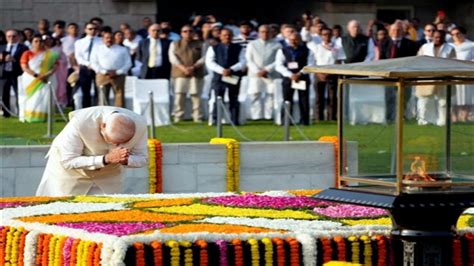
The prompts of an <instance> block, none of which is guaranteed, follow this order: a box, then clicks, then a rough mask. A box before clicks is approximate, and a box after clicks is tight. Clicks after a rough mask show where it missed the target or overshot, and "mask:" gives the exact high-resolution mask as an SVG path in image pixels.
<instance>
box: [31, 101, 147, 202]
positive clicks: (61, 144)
mask: <svg viewBox="0 0 474 266" xmlns="http://www.w3.org/2000/svg"><path fill="white" fill-rule="evenodd" d="M112 112H119V113H124V114H126V115H128V116H130V117H131V118H132V119H133V120H134V121H135V126H136V133H135V136H134V137H133V138H132V139H131V140H130V141H129V142H127V143H125V144H121V145H120V146H121V147H124V148H127V149H129V150H130V157H129V159H128V165H127V166H126V167H143V166H145V165H147V160H148V150H147V127H146V121H145V119H144V118H143V117H141V116H139V115H138V114H136V113H134V112H132V111H130V110H127V109H123V108H118V107H103V106H101V107H90V108H86V109H82V110H78V111H75V112H72V113H71V114H70V116H72V118H71V120H70V122H69V123H68V124H67V125H66V127H65V128H64V129H63V130H62V131H61V133H59V135H58V136H57V137H56V138H55V139H54V141H53V143H52V144H51V149H50V150H49V152H48V155H47V157H48V163H47V164H46V168H45V171H44V173H43V177H42V180H41V183H40V185H39V187H38V190H37V192H36V195H37V196H66V195H80V194H86V193H88V192H89V190H90V189H91V188H92V187H93V186H97V187H98V188H100V190H102V191H103V192H104V193H106V194H112V193H120V192H121V187H122V174H123V166H122V165H121V164H108V165H105V166H104V164H103V156H104V155H105V154H107V153H108V152H109V151H110V150H111V149H113V148H115V147H116V146H114V145H111V144H108V143H106V142H105V141H104V139H103V137H102V135H101V134H100V125H101V123H102V122H103V121H104V120H105V118H106V116H108V115H110V114H111V113H112Z"/></svg>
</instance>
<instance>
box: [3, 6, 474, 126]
mask: <svg viewBox="0 0 474 266" xmlns="http://www.w3.org/2000/svg"><path fill="white" fill-rule="evenodd" d="M81 29H82V31H83V33H82V34H81ZM344 31H346V32H344ZM415 55H425V56H435V57H443V58H454V59H459V60H470V61H474V43H473V42H471V41H469V40H468V39H467V38H466V29H465V28H463V27H462V26H460V25H456V24H454V23H452V22H451V21H449V20H448V18H447V17H446V15H445V14H444V12H443V11H439V12H438V14H437V16H436V18H435V20H434V21H433V22H432V23H431V22H430V23H426V24H425V25H424V26H423V27H422V26H420V21H419V20H418V19H416V18H413V19H411V20H397V21H395V22H393V23H392V24H387V23H384V22H380V21H376V20H371V21H369V23H368V25H367V28H365V27H363V26H362V24H361V23H360V22H359V21H357V20H351V21H349V22H348V23H347V26H346V27H345V30H344V29H343V27H342V26H341V25H332V26H330V25H328V24H327V23H326V22H324V21H323V20H322V19H321V18H320V17H318V16H313V15H312V14H311V13H309V12H306V13H304V14H303V15H302V16H301V19H300V20H299V21H298V23H297V24H281V25H277V24H259V23H258V22H257V21H256V20H250V21H242V22H241V23H240V24H238V25H235V23H226V24H225V23H221V22H219V21H218V20H217V19H216V17H215V16H212V15H209V16H193V17H192V18H190V21H189V23H188V24H186V25H183V26H182V27H181V28H180V31H179V33H177V32H174V31H173V28H172V26H171V23H170V22H169V21H161V22H159V23H155V22H153V20H152V19H150V18H148V17H146V18H144V19H143V27H142V28H140V29H136V30H135V29H132V28H131V26H130V25H129V24H127V23H122V24H121V25H120V27H119V29H117V30H116V31H113V29H112V28H111V27H109V26H106V25H105V24H104V21H103V20H102V19H101V18H98V17H96V18H92V19H91V20H90V21H88V22H87V23H85V24H84V26H83V27H82V28H81V27H80V26H79V25H78V24H76V23H74V22H70V23H68V24H66V22H65V21H62V20H58V21H55V22H54V23H53V29H52V31H51V30H50V23H49V21H48V20H47V19H41V20H40V21H39V22H38V24H37V28H36V30H35V29H32V28H25V29H22V30H17V29H6V30H5V32H3V31H1V32H0V66H1V67H0V69H1V70H2V71H1V72H0V75H1V81H2V84H0V85H1V86H2V87H3V94H2V110H3V116H4V117H9V116H10V115H11V112H10V110H11V109H12V107H13V106H14V105H16V109H17V110H18V104H17V103H11V102H10V93H11V90H13V91H14V92H15V95H17V96H18V86H21V89H22V90H23V91H24V93H25V94H26V96H27V97H26V98H25V100H24V102H22V103H20V104H21V106H22V107H21V108H20V109H22V110H23V112H21V114H20V119H21V120H22V121H27V122H34V121H44V120H45V119H46V108H47V107H46V97H44V95H45V94H46V93H47V89H46V87H47V85H48V84H50V85H51V86H53V87H54V88H55V92H56V97H57V99H58V101H59V103H60V104H61V105H63V106H68V105H71V106H72V105H73V102H74V95H75V94H77V93H79V94H80V95H82V97H81V101H80V102H77V101H76V104H75V106H74V108H85V107H90V106H94V105H100V104H104V103H105V102H107V99H104V98H103V97H104V96H105V97H106V98H108V95H109V92H110V90H112V91H113V92H114V96H115V97H114V98H115V103H114V104H115V105H116V106H119V107H125V78H126V76H127V75H134V76H137V77H139V78H141V79H168V80H170V81H171V84H172V87H173V94H174V107H173V116H174V121H175V122H179V121H182V120H183V119H184V117H185V108H184V105H185V99H186V97H187V96H188V95H189V96H190V98H191V102H192V114H191V117H192V119H193V121H194V122H201V121H202V120H203V112H202V102H201V95H202V92H203V87H204V86H205V85H204V83H205V76H207V75H211V76H212V77H211V79H210V80H211V83H210V86H211V89H212V91H214V95H215V96H224V94H226V92H227V95H228V99H229V113H230V116H231V120H232V122H233V123H234V124H236V125H238V124H239V113H240V110H239V109H240V105H239V100H238V96H239V89H241V87H242V80H243V77H246V79H247V82H246V83H245V84H246V86H247V87H246V88H245V89H246V91H247V97H248V99H249V102H250V113H251V117H250V118H251V119H255V120H257V119H267V120H270V119H273V117H274V116H275V115H280V114H278V113H275V111H274V108H273V102H274V99H273V98H274V94H275V90H276V89H278V88H280V89H282V92H281V94H282V95H283V100H284V101H290V102H292V101H293V96H294V94H295V93H297V94H298V99H299V103H298V105H299V110H300V116H299V117H300V121H299V123H300V124H302V125H308V124H310V119H311V118H310V106H311V104H310V97H309V95H310V90H312V89H314V90H315V95H316V97H315V98H316V100H315V103H314V106H315V111H314V115H313V117H314V119H315V120H335V119H336V103H337V99H336V98H337V95H336V82H337V77H336V76H333V75H322V74H318V75H315V76H312V75H309V74H306V73H304V72H303V71H302V69H303V67H304V66H312V65H329V64H341V63H346V64H347V63H355V62H368V61H373V60H383V59H389V58H401V57H407V56H415ZM18 77H21V78H20V79H18ZM18 80H20V84H18ZM277 84H280V85H281V86H276V85H277ZM385 94H386V95H385V99H386V104H387V113H386V118H387V120H388V121H390V120H393V119H394V111H393V110H394V106H395V98H396V97H395V94H394V90H390V89H387V90H386V93H385ZM414 94H415V95H416V97H417V100H418V104H417V120H418V123H419V124H420V125H425V124H428V123H432V124H437V125H442V124H443V123H442V120H443V117H442V115H441V114H443V113H445V111H443V110H445V108H446V99H445V97H444V96H443V95H442V94H440V93H439V91H436V90H426V89H423V88H415V93H414ZM16 99H18V97H16ZM473 104H474V89H473V88H472V86H467V85H459V86H457V87H456V94H455V97H454V99H453V106H454V116H453V121H467V120H468V119H469V118H470V116H472V115H473V113H472V111H473V109H472V106H473ZM12 105H13V106H12ZM443 108H444V109H443ZM214 110H215V109H214ZM436 114H438V115H436ZM215 120H216V117H215V112H214V114H213V119H211V124H212V123H214V122H215Z"/></svg>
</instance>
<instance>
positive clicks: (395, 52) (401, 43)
mask: <svg viewBox="0 0 474 266" xmlns="http://www.w3.org/2000/svg"><path fill="white" fill-rule="evenodd" d="M389 35H390V45H389V47H388V49H387V51H386V53H387V54H386V56H387V58H401V57H407V56H414V55H416V52H417V46H416V43H415V42H414V41H411V40H409V39H407V38H405V37H403V28H402V25H401V24H400V23H394V24H392V25H391V26H390V31H389ZM405 92H406V93H405V99H404V100H405V103H407V102H408V100H409V99H410V96H411V89H410V88H407V89H406V90H405ZM385 101H386V104H387V109H386V119H387V120H388V121H395V105H396V104H395V103H396V89H395V88H394V87H386V89H385Z"/></svg>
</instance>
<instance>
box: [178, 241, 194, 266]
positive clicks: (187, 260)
mask: <svg viewBox="0 0 474 266" xmlns="http://www.w3.org/2000/svg"><path fill="white" fill-rule="evenodd" d="M179 245H180V246H181V247H184V265H185V266H193V249H192V246H193V243H191V242H189V241H180V242H179Z"/></svg>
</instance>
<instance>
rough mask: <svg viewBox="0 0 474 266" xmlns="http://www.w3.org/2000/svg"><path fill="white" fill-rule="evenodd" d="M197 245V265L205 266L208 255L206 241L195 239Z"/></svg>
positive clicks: (207, 261)
mask: <svg viewBox="0 0 474 266" xmlns="http://www.w3.org/2000/svg"><path fill="white" fill-rule="evenodd" d="M194 244H195V245H196V246H197V247H199V248H200V250H199V265H200V266H207V265H208V263H209V255H208V252H207V242H206V241H205V240H202V239H199V240H196V242H195V243H194Z"/></svg>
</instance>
